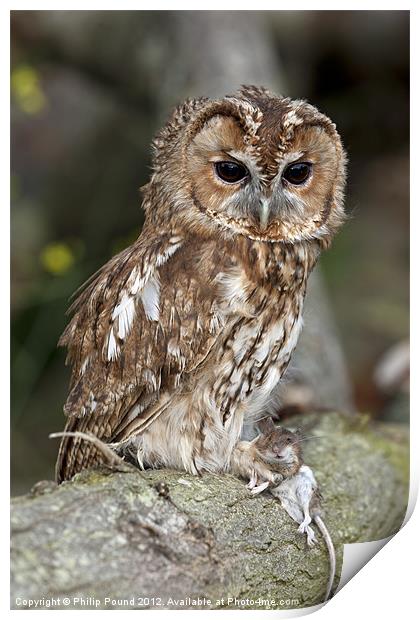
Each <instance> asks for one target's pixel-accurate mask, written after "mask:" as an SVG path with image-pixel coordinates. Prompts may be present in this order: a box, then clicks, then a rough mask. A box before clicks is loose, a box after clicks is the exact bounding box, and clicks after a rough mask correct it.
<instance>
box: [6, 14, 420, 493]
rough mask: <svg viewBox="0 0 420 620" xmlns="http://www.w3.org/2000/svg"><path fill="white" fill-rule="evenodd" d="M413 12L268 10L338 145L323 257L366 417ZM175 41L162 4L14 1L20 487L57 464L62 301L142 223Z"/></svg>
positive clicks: (401, 224) (391, 264)
mask: <svg viewBox="0 0 420 620" xmlns="http://www.w3.org/2000/svg"><path fill="white" fill-rule="evenodd" d="M111 13H112V15H111ZM408 15H409V14H408V12H403V11H401V12H398V11H389V12H387V11H377V12H372V11H360V12H358V11H337V12H335V11H274V12H273V11H272V12H267V13H266V14H265V15H264V20H265V24H266V25H265V27H266V32H267V37H269V38H270V39H271V40H272V43H273V49H274V52H275V54H276V56H277V59H278V65H279V67H282V68H283V72H284V74H285V77H286V80H287V83H288V84H289V85H290V88H289V89H288V90H289V92H288V93H287V94H290V95H291V96H292V97H304V98H307V99H309V100H310V101H311V102H313V103H314V104H315V105H317V106H318V107H319V108H320V109H321V110H322V111H324V112H326V113H327V114H328V115H330V116H331V117H332V118H333V119H334V120H335V121H336V122H337V125H338V127H339V130H340V133H341V134H342V135H343V138H344V143H345V145H346V148H347V150H348V153H349V186H348V199H347V205H348V211H349V214H350V219H349V222H348V223H347V225H346V227H345V228H344V229H343V232H342V233H341V234H340V235H339V236H338V237H337V239H336V241H335V243H334V244H333V247H332V249H331V250H330V251H329V252H327V253H326V254H325V255H324V256H323V258H322V266H323V268H324V271H325V274H326V277H327V283H328V285H329V290H330V294H331V298H332V301H333V306H334V309H335V313H336V317H337V322H338V327H339V330H340V333H341V335H342V338H343V343H344V347H345V352H346V357H347V359H348V363H349V367H350V370H351V374H352V379H353V383H354V385H355V389H356V395H357V399H358V406H359V407H360V408H361V409H370V410H372V411H373V412H374V413H376V414H377V415H381V412H382V411H383V402H382V400H381V398H378V395H377V393H376V392H375V390H374V388H373V385H372V373H373V369H374V366H375V364H376V363H377V360H378V359H379V358H380V356H381V355H382V354H383V352H384V351H386V349H387V348H388V347H389V346H391V345H392V344H393V343H394V342H396V341H398V340H399V339H402V338H404V337H406V336H407V334H408V223H409V222H408V218H409V216H408V127H409V116H408V112H409V96H408V79H409V77H408V76H409V43H408V41H409V39H408V33H409V17H408ZM249 19H250V20H252V19H255V14H254V13H252V12H250V13H249ZM175 41H176V39H175V37H174V32H173V29H172V20H171V14H170V13H169V12H165V11H160V12H153V11H147V12H142V11H136V12H131V11H121V12H119V11H112V12H108V11H64V12H63V11H15V12H12V74H11V94H12V109H11V112H12V179H11V195H12V257H11V260H12V403H13V410H12V431H13V443H12V461H13V462H12V471H13V485H14V486H13V488H14V490H15V491H20V490H26V489H27V487H28V485H30V484H31V483H32V482H34V481H35V480H37V479H40V478H42V477H51V476H52V473H53V472H52V465H53V463H54V460H55V456H56V450H57V444H56V443H54V442H52V441H49V440H48V439H47V436H48V433H49V432H50V431H54V430H60V429H61V428H62V425H63V415H62V404H63V401H64V399H65V394H66V390H67V381H68V376H69V375H68V371H67V370H65V368H64V358H65V354H64V352H63V351H61V350H57V348H56V343H57V340H58V338H59V336H60V334H61V332H62V330H63V329H64V326H65V323H66V318H65V312H66V309H67V307H68V298H69V296H70V295H71V294H72V293H73V292H74V291H75V290H76V289H77V288H78V286H80V284H81V283H82V282H83V281H84V280H86V278H87V277H89V275H90V274H92V273H93V272H94V271H95V270H96V269H97V268H98V267H100V266H101V265H102V264H103V263H104V262H105V261H106V260H108V259H109V258H110V257H111V256H112V255H113V254H115V253H116V252H118V251H119V250H121V249H122V248H123V247H126V246H127V245H128V244H129V243H130V242H131V241H132V240H133V239H134V238H135V237H136V236H137V235H138V233H139V231H140V229H141V224H142V214H141V211H140V195H139V187H140V186H141V185H143V184H144V183H145V182H147V178H148V174H149V169H148V166H149V161H150V160H149V148H150V147H149V145H150V140H151V138H152V136H153V134H154V133H155V131H156V130H157V129H158V127H159V125H160V124H161V122H162V120H163V119H164V117H165V115H166V114H167V113H168V111H169V109H167V108H165V109H161V108H160V107H159V106H158V105H157V104H156V101H157V93H159V94H160V95H162V92H165V93H166V95H165V96H167V100H168V107H169V105H170V104H172V103H176V102H177V100H178V99H179V98H182V97H183V95H184V93H181V92H179V89H177V88H176V76H177V72H178V74H179V73H180V72H182V70H183V67H182V66H181V65H180V64H179V55H178V56H177V54H176V52H177V50H176V49H175V47H174V46H175V45H176V42H175ZM199 54H200V50H197V56H199ZM228 60H229V59H227V61H228ZM163 76H164V77H163ZM241 82H242V79H241V76H240V75H238V84H234V85H232V90H233V89H234V88H236V86H237V85H239V84H240V83H241ZM174 85H175V86H174ZM189 87H191V89H192V91H194V89H193V85H191V84H189ZM171 89H172V90H171ZM195 94H200V93H195ZM162 100H163V98H162V96H160V98H159V101H162ZM28 464H29V467H28Z"/></svg>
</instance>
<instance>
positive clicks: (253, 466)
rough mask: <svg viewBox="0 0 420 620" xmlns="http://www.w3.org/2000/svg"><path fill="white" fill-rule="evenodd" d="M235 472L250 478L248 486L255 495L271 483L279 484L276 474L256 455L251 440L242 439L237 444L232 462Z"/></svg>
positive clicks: (232, 468) (232, 469)
mask: <svg viewBox="0 0 420 620" xmlns="http://www.w3.org/2000/svg"><path fill="white" fill-rule="evenodd" d="M230 466H231V467H230V469H231V471H232V472H233V473H235V474H237V475H239V476H241V477H242V478H247V479H249V482H248V484H247V488H248V489H250V490H251V493H253V494H254V495H256V494H258V493H261V492H262V491H264V490H265V489H266V488H267V487H268V486H269V485H270V484H276V483H277V484H278V480H277V478H276V476H275V475H274V474H273V472H271V471H270V470H269V469H268V468H267V466H266V465H265V464H264V463H263V462H262V461H260V460H259V459H258V458H256V456H255V450H254V447H253V445H252V443H251V442H249V441H240V442H238V443H237V444H236V446H235V448H234V450H233V453H232V457H231V462H230Z"/></svg>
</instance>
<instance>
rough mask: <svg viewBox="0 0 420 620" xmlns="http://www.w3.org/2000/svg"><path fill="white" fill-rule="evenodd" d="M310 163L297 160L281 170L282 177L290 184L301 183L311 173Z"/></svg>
mask: <svg viewBox="0 0 420 620" xmlns="http://www.w3.org/2000/svg"><path fill="white" fill-rule="evenodd" d="M311 170H312V164H310V163H308V162H305V161H299V162H297V163H296V164H290V165H289V166H287V168H286V170H285V171H284V172H283V179H286V181H288V182H289V183H291V184H292V185H302V183H304V182H305V181H306V179H307V178H308V177H309V175H310V174H311Z"/></svg>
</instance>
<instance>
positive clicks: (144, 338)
mask: <svg viewBox="0 0 420 620" xmlns="http://www.w3.org/2000/svg"><path fill="white" fill-rule="evenodd" d="M345 165H346V156H345V153H344V150H343V146H342V143H341V140H340V137H339V135H338V133H337V131H336V128H335V125H334V124H333V123H332V122H331V120H330V119H329V118H327V117H326V116H324V115H323V114H321V113H320V112H318V110H317V109H316V108H315V107H313V106H312V105H310V104H308V103H307V102H305V101H300V100H299V101H293V100H291V99H289V98H285V97H279V96H275V95H273V94H271V93H270V92H269V91H267V90H266V89H264V88H257V87H254V86H246V87H242V89H241V90H240V91H239V92H237V93H235V94H234V95H230V96H226V97H224V98H221V99H217V100H210V99H205V98H198V99H192V100H187V101H186V102H185V103H184V104H182V105H181V106H179V107H178V108H176V110H175V111H174V112H173V114H172V116H171V118H170V119H169V121H168V123H167V124H166V126H165V127H164V128H163V129H162V131H161V132H160V133H159V134H158V136H157V137H156V139H155V140H154V142H153V162H152V174H151V178H150V181H149V183H148V184H147V185H146V186H145V187H144V188H143V203H142V206H143V209H144V212H145V222H144V226H143V229H142V231H141V234H140V236H139V238H138V239H137V241H135V242H134V243H133V244H132V245H131V246H130V247H128V248H127V249H125V250H124V251H122V252H121V253H120V254H118V255H117V256H115V257H114V258H112V259H111V260H110V261H109V262H108V263H107V264H106V265H105V266H104V267H102V268H101V269H100V270H99V271H98V272H97V273H96V274H95V275H94V276H92V278H91V279H90V280H89V281H88V282H87V283H86V285H85V288H84V289H83V290H82V292H81V293H80V294H79V297H78V298H77V299H76V301H75V302H74V303H73V305H72V307H71V309H70V310H71V313H72V318H71V320H70V322H69V324H68V326H67V328H66V329H65V331H64V333H63V335H62V337H61V339H60V344H61V345H64V346H65V347H66V348H67V362H68V363H70V364H71V366H72V373H71V383H70V391H69V395H68V398H67V401H66V404H65V406H64V412H65V414H66V416H67V422H66V426H65V430H66V431H69V432H74V431H82V432H88V433H89V432H90V433H93V434H94V435H96V437H98V438H99V439H101V440H102V441H103V442H105V443H106V444H109V445H110V446H111V447H112V448H113V449H114V450H115V451H116V452H117V453H118V454H120V455H122V456H123V457H125V458H130V459H135V460H136V462H137V463H138V465H139V466H140V467H141V468H144V467H151V468H158V467H169V468H172V469H180V470H185V471H187V472H190V473H192V474H200V473H201V472H203V471H209V472H226V471H230V472H233V473H234V474H236V475H240V476H243V477H246V478H247V477H249V476H250V475H251V474H252V473H253V474H254V475H255V474H256V475H257V476H258V477H259V480H260V481H261V480H272V478H271V472H270V471H268V470H267V468H266V465H264V464H263V463H259V462H256V461H255V455H254V451H253V450H252V442H248V441H243V440H241V432H242V429H243V427H244V425H247V424H251V423H252V422H253V421H256V420H258V419H261V418H263V417H265V415H266V414H265V412H266V408H267V405H268V403H269V400H270V394H271V392H272V391H273V388H274V387H275V386H276V385H277V383H278V382H279V380H280V378H281V377H282V375H283V373H284V371H285V370H286V368H287V365H288V363H289V360H290V357H291V355H292V352H293V350H294V348H295V346H296V343H297V340H298V337H299V333H300V331H301V328H302V308H303V302H304V297H305V291H306V285H307V280H308V277H309V275H310V272H311V270H312V269H313V267H314V265H315V263H316V261H317V258H318V256H319V254H320V252H321V250H322V249H324V248H326V247H327V246H328V245H329V244H330V241H331V239H332V237H333V235H334V234H335V233H336V231H337V230H338V229H339V227H340V226H341V224H342V223H343V221H344V219H345V212H344V206H343V192H344V185H345ZM102 459H103V457H102V456H101V453H100V452H99V451H98V449H97V447H96V446H95V445H93V444H90V443H86V442H84V441H82V440H81V439H80V438H75V437H71V436H67V437H64V438H63V439H62V442H61V445H60V449H59V455H58V460H57V468H56V475H57V479H58V481H63V480H65V479H68V478H70V477H72V476H73V475H74V474H75V473H76V472H79V471H80V470H82V469H84V468H88V467H91V466H95V465H98V464H100V463H101V460H102Z"/></svg>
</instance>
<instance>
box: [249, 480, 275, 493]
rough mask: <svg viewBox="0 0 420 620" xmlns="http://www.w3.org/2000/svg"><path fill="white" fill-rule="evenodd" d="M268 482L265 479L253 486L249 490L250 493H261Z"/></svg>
mask: <svg viewBox="0 0 420 620" xmlns="http://www.w3.org/2000/svg"><path fill="white" fill-rule="evenodd" d="M269 484H270V482H269V481H268V480H266V482H263V483H262V484H260V485H258V486H256V487H254V488H253V489H252V491H251V493H252V495H258V494H259V493H262V492H263V491H265V489H266V488H267V487H268V485H269Z"/></svg>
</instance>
